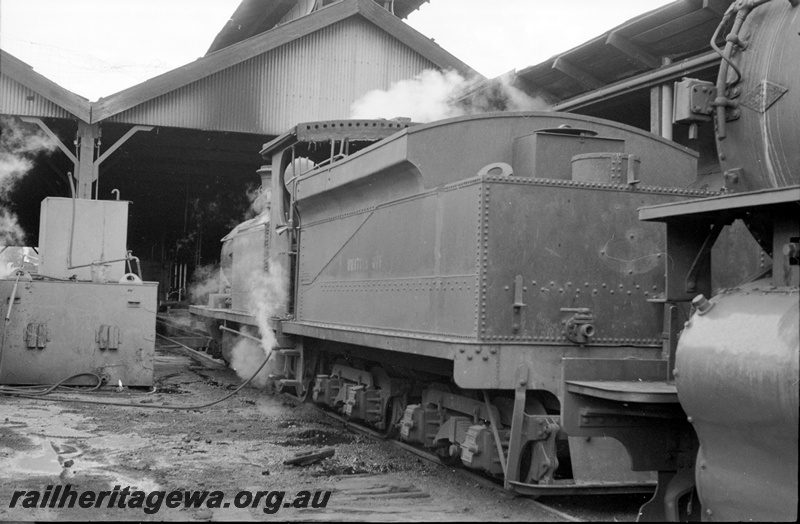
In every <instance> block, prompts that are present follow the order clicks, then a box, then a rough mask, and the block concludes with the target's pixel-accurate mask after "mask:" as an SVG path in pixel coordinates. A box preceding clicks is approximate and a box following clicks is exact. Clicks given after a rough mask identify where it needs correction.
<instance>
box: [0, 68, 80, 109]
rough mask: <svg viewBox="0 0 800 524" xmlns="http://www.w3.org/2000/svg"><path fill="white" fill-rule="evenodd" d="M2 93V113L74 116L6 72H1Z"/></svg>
mask: <svg viewBox="0 0 800 524" xmlns="http://www.w3.org/2000/svg"><path fill="white" fill-rule="evenodd" d="M0 94H2V96H0V114H4V115H18V116H36V117H42V118H48V117H52V118H72V117H73V116H72V115H71V114H70V113H69V111H67V110H65V109H64V108H62V107H60V106H58V105H56V104H54V103H53V102H51V101H50V100H48V99H47V98H45V97H44V96H42V95H40V94H38V93H36V92H35V91H33V90H32V89H29V88H27V87H25V86H24V85H22V84H20V83H19V82H17V81H16V80H14V79H12V78H9V77H8V76H7V75H4V74H0Z"/></svg>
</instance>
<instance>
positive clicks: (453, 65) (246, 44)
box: [92, 0, 481, 122]
mask: <svg viewBox="0 0 800 524" xmlns="http://www.w3.org/2000/svg"><path fill="white" fill-rule="evenodd" d="M356 15H358V16H360V17H362V18H364V19H366V20H367V21H369V22H370V23H372V24H374V25H375V26H377V27H378V28H380V29H381V30H382V31H384V32H385V33H387V34H389V35H390V36H392V37H393V38H395V39H397V40H398V41H400V42H401V43H403V44H404V45H405V46H407V47H408V48H410V49H411V50H413V51H415V52H417V53H419V54H420V55H421V56H422V57H424V58H425V59H427V60H429V61H430V62H431V63H433V64H434V65H435V66H437V67H440V68H442V69H455V70H456V71H458V72H460V73H462V74H464V75H467V76H477V77H479V78H481V75H480V74H479V73H478V72H477V71H475V70H474V69H472V68H471V67H469V66H468V65H467V64H465V63H464V62H462V61H461V60H459V59H458V58H456V57H455V56H453V55H451V54H450V53H448V52H447V51H445V50H444V49H442V48H441V47H440V46H439V45H438V44H436V43H435V42H433V41H431V40H430V39H429V38H427V37H425V36H424V35H422V34H420V33H419V32H417V31H416V30H415V29H413V28H411V27H410V26H408V25H407V24H405V23H403V22H402V21H400V20H399V19H398V18H397V17H395V16H393V15H392V14H390V13H389V12H388V11H386V10H385V9H384V8H382V7H379V6H378V5H377V4H376V3H375V2H374V1H373V0H342V1H340V2H337V3H335V4H332V5H330V6H328V7H326V8H324V9H321V10H319V11H316V12H314V13H311V14H310V15H308V16H304V17H301V18H298V19H296V20H293V21H292V22H289V23H286V24H283V25H281V26H279V27H276V28H275V29H272V30H270V31H267V32H265V33H261V34H260V35H257V36H254V37H252V38H249V39H247V40H244V41H241V42H238V43H236V44H233V45H231V46H228V47H226V48H224V49H221V50H219V51H217V52H215V53H212V54H210V55H206V56H204V57H203V58H199V59H197V60H195V61H194V62H192V63H190V64H187V65H185V66H182V67H179V68H177V69H174V70H172V71H169V72H167V73H164V74H163V75H160V76H157V77H155V78H152V79H150V80H147V81H145V82H143V83H141V84H139V85H136V86H133V87H131V88H128V89H125V90H123V91H120V92H119V93H115V94H113V95H111V96H109V97H106V98H101V99H100V100H98V101H97V102H95V103H94V104H92V122H99V121H101V120H105V119H107V118H109V117H111V116H113V115H116V114H119V113H121V112H122V111H126V110H128V109H130V108H132V107H135V106H137V105H139V104H143V103H144V102H147V101H149V100H152V99H154V98H156V97H159V96H162V95H164V94H166V93H169V92H172V91H175V90H177V89H179V88H182V87H184V86H187V85H189V84H191V83H193V82H196V81H198V80H201V79H203V78H207V77H209V76H211V75H213V74H215V73H218V72H220V71H222V70H225V69H228V68H231V67H233V66H235V65H237V64H240V63H242V62H244V61H246V60H249V59H251V58H254V57H257V56H259V55H262V54H264V53H266V52H268V51H270V50H273V49H276V48H278V47H280V46H283V45H285V44H288V43H290V42H293V41H295V40H297V39H299V38H302V37H303V36H305V35H309V34H311V33H314V32H315V31H319V30H321V29H324V28H326V27H329V26H331V25H333V24H335V23H337V22H340V21H342V20H345V19H347V18H350V17H352V16H356Z"/></svg>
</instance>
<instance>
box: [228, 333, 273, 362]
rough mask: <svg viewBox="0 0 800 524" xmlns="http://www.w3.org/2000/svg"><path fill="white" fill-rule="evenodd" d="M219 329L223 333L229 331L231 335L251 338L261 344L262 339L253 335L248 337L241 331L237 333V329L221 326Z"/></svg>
mask: <svg viewBox="0 0 800 524" xmlns="http://www.w3.org/2000/svg"><path fill="white" fill-rule="evenodd" d="M219 328H220V329H221V330H222V331H228V332H229V333H234V334H236V335H239V336H240V337H244V338H249V339H250V340H254V341H256V342H258V343H259V344H260V343H261V339H260V338H258V337H254V336H253V335H248V334H246V333H242V332H241V331H236V330H235V329H231V328H229V327H228V326H220V327H219ZM270 355H272V353H270Z"/></svg>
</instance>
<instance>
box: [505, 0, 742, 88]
mask: <svg viewBox="0 0 800 524" xmlns="http://www.w3.org/2000/svg"><path fill="white" fill-rule="evenodd" d="M731 3H733V2H732V0H680V1H676V2H674V3H672V4H669V5H666V6H664V7H661V8H658V9H655V10H653V11H650V12H648V13H645V14H643V15H640V16H638V17H636V18H633V19H631V20H628V21H627V22H625V23H623V24H622V25H619V26H617V27H615V28H614V29H611V30H610V31H607V32H605V33H603V34H602V35H600V36H598V37H597V38H594V39H592V40H589V41H588V42H586V43H584V44H581V45H579V46H578V47H575V48H573V49H570V50H569V51H566V52H564V53H560V54H558V55H556V56H554V57H551V58H549V59H547V60H545V61H544V62H541V63H539V64H536V65H533V66H530V67H526V68H525V69H522V70H520V71H518V72H517V74H516V76H517V79H518V81H521V82H520V83H521V84H522V85H524V86H527V88H528V89H527V90H529V91H535V92H537V93H539V94H540V95H543V96H545V97H546V98H549V99H551V100H554V101H564V100H569V99H571V98H573V97H577V96H579V95H581V94H584V93H587V92H591V91H594V90H598V89H601V88H603V87H605V86H608V85H610V84H613V83H616V82H619V81H622V80H625V79H627V78H631V77H634V76H636V75H639V74H641V73H645V72H649V71H654V70H656V69H659V68H661V67H665V66H666V65H668V63H669V62H677V61H681V60H684V59H686V58H689V57H695V56H698V55H701V54H703V53H706V52H708V51H710V50H711V47H710V45H709V42H710V39H711V35H712V34H713V33H714V29H716V27H717V25H719V23H720V21H721V20H722V15H723V14H724V13H725V11H726V10H727V9H728V7H729V6H730V4H731Z"/></svg>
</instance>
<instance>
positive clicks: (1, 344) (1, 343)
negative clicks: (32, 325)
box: [0, 270, 22, 376]
mask: <svg viewBox="0 0 800 524" xmlns="http://www.w3.org/2000/svg"><path fill="white" fill-rule="evenodd" d="M21 276H22V270H17V278H16V280H14V287H13V288H11V298H10V299H9V301H8V309H7V310H6V317H5V319H4V321H3V334H2V335H0V376H2V375H3V350H4V349H5V345H6V329H7V328H8V323H9V322H10V321H11V308H12V307H13V306H14V299H16V298H17V284H19V277H21Z"/></svg>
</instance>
